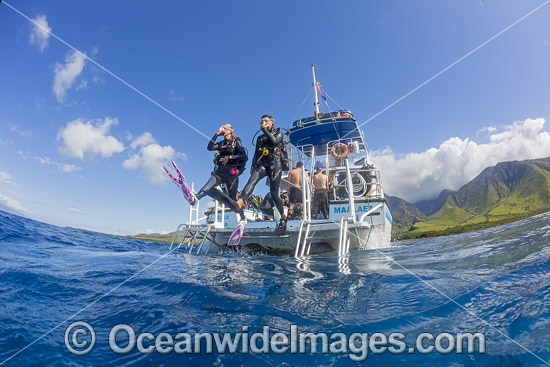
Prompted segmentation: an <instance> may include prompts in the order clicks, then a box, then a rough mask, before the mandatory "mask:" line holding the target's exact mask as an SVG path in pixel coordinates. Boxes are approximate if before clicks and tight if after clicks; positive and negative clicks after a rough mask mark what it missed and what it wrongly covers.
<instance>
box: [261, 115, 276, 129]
mask: <svg viewBox="0 0 550 367" xmlns="http://www.w3.org/2000/svg"><path fill="white" fill-rule="evenodd" d="M274 124H275V120H274V119H273V116H271V115H269V114H266V115H263V116H262V118H261V119H260V128H265V129H267V131H271V130H272V129H273V125H274Z"/></svg>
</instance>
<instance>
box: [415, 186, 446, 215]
mask: <svg viewBox="0 0 550 367" xmlns="http://www.w3.org/2000/svg"><path fill="white" fill-rule="evenodd" d="M454 193H455V192H454V191H452V190H447V189H445V190H443V191H441V193H440V194H439V196H438V197H437V198H435V199H432V200H424V201H420V202H418V203H414V206H416V207H417V208H418V209H420V211H421V212H422V213H424V215H426V216H429V215H432V214H433V213H435V212H437V211H438V210H439V209H441V208H442V207H443V205H444V204H445V202H446V201H447V198H448V197H449V196H450V195H452V194H454Z"/></svg>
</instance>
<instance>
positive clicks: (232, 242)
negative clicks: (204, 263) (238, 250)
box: [227, 221, 246, 246]
mask: <svg viewBox="0 0 550 367" xmlns="http://www.w3.org/2000/svg"><path fill="white" fill-rule="evenodd" d="M245 226H246V222H244V221H241V222H239V225H238V226H237V228H236V229H235V231H233V233H232V234H231V237H229V241H228V242H227V246H237V245H238V244H239V242H241V238H242V237H243V232H244V227H245Z"/></svg>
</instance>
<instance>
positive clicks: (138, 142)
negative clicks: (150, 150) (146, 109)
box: [130, 132, 156, 149]
mask: <svg viewBox="0 0 550 367" xmlns="http://www.w3.org/2000/svg"><path fill="white" fill-rule="evenodd" d="M151 143H156V140H155V138H153V135H151V133H149V132H145V133H143V134H141V135H140V136H138V137H137V138H136V139H135V140H134V141H133V142H132V144H130V146H131V147H132V149H136V148H137V147H139V146H143V145H149V144H151Z"/></svg>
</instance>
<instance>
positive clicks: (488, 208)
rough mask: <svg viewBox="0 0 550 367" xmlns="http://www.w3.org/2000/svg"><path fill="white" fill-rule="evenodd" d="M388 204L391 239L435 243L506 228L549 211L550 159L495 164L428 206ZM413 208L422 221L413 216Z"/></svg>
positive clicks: (397, 201)
mask: <svg viewBox="0 0 550 367" xmlns="http://www.w3.org/2000/svg"><path fill="white" fill-rule="evenodd" d="M391 198H392V199H391V201H390V200H388V202H389V204H390V209H392V213H393V216H394V220H395V221H396V223H397V226H395V228H392V235H393V237H394V239H408V238H422V237H434V236H440V235H447V234H453V233H461V232H466V231H471V230H477V229H482V228H488V227H492V226H496V225H500V224H504V223H510V222H513V221H516V220H519V219H523V218H526V217H530V216H533V215H537V214H540V213H543V212H546V211H550V157H548V158H540V159H529V160H523V161H507V162H500V163H498V164H496V165H495V166H491V167H487V168H485V169H484V170H483V171H482V172H481V173H480V174H479V175H477V176H476V177H474V178H473V179H472V180H471V181H470V182H468V183H466V184H465V185H463V186H462V187H461V188H459V189H458V190H457V191H456V192H452V191H450V190H443V191H442V192H441V193H440V195H439V197H438V198H436V199H433V200H426V201H423V202H420V203H416V204H411V203H408V202H407V201H405V200H403V199H400V198H398V197H391ZM443 199H444V200H443ZM392 204H393V205H392ZM418 205H420V207H421V208H422V209H423V210H421V209H420V208H419V207H418ZM438 205H440V207H439V208H438ZM414 208H416V209H417V210H418V211H420V212H421V213H422V214H424V218H422V216H414V215H413V214H414V213H417V212H416V211H415V210H414ZM402 214H405V216H404V217H402V216H401V215H402ZM409 224H410V225H409Z"/></svg>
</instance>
